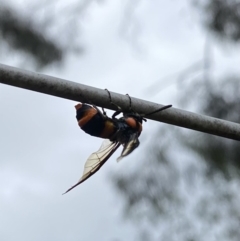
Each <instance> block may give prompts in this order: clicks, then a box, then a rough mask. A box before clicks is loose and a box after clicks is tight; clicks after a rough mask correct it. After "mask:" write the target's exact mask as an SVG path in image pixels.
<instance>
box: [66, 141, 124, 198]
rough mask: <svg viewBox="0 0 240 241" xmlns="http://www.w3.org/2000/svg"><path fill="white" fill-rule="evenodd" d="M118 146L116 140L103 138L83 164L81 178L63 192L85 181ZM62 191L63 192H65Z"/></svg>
mask: <svg viewBox="0 0 240 241" xmlns="http://www.w3.org/2000/svg"><path fill="white" fill-rule="evenodd" d="M119 146H120V143H118V142H111V141H109V140H105V141H104V142H103V143H102V145H101V147H100V148H99V150H98V151H96V152H94V153H92V154H91V155H90V156H89V157H88V159H87V161H86V163H85V165H84V170H83V175H82V177H81V179H80V180H79V181H78V182H77V183H76V184H75V185H74V186H72V187H71V188H69V189H68V190H67V191H66V192H65V193H67V192H69V191H71V190H72V189H73V188H75V187H76V186H78V185H79V184H81V183H82V182H84V181H86V180H87V179H88V178H89V177H91V176H92V175H93V174H94V173H95V172H97V171H98V170H99V169H100V168H101V167H102V165H103V164H104V163H105V162H106V161H107V160H108V159H109V157H110V156H111V155H112V154H113V153H114V152H115V151H116V150H117V148H118V147H119ZM65 193H63V194H65Z"/></svg>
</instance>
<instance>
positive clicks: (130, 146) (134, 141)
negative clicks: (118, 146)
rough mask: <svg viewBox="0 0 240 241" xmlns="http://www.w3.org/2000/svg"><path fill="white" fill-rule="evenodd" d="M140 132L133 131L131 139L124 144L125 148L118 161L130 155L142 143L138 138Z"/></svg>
mask: <svg viewBox="0 0 240 241" xmlns="http://www.w3.org/2000/svg"><path fill="white" fill-rule="evenodd" d="M138 135H139V134H138V133H133V134H132V135H131V136H130V138H129V141H128V142H127V143H126V144H124V145H123V150H122V153H121V156H120V157H118V158H117V161H118V162H119V161H120V160H121V159H122V158H123V157H125V156H127V155H129V154H130V153H132V152H133V151H134V150H135V149H136V148H137V147H138V146H139V144H140V142H139V140H138Z"/></svg>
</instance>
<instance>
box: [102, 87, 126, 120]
mask: <svg viewBox="0 0 240 241" xmlns="http://www.w3.org/2000/svg"><path fill="white" fill-rule="evenodd" d="M105 90H106V91H107V93H108V97H109V101H110V103H111V105H114V106H115V107H117V109H118V110H117V111H115V112H114V113H113V115H112V118H113V119H116V116H117V115H119V114H120V113H121V112H122V108H121V107H120V106H118V105H116V104H115V103H114V102H113V101H112V97H111V94H110V91H109V90H108V89H105Z"/></svg>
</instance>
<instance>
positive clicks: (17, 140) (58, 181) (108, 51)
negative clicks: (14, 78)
mask: <svg viewBox="0 0 240 241" xmlns="http://www.w3.org/2000/svg"><path fill="white" fill-rule="evenodd" d="M126 3H127V1H120V0H118V1H104V2H103V3H101V4H97V3H95V2H93V3H92V4H91V5H90V7H89V8H88V10H87V12H86V13H84V15H83V17H82V18H81V31H82V32H81V41H82V43H83V45H84V48H85V54H84V55H80V56H77V55H75V56H74V55H69V56H68V57H67V59H66V60H65V64H64V65H62V66H55V67H53V66H52V67H48V68H46V69H44V70H41V73H44V74H48V75H52V76H56V77H60V78H64V79H68V80H71V81H75V82H79V83H83V84H87V85H91V86H95V87H98V88H102V89H104V88H108V89H109V90H111V91H114V92H118V93H121V94H125V93H129V94H130V95H131V96H134V97H137V98H141V99H148V100H150V101H155V102H158V103H161V104H173V105H174V107H179V106H178V103H177V102H176V99H174V93H176V92H177V91H183V90H182V89H181V88H180V89H179V88H177V86H176V85H174V84H173V85H170V86H169V87H167V88H165V87H166V86H167V85H168V82H169V81H173V80H174V79H176V80H177V74H175V73H178V71H181V70H183V69H185V68H187V67H188V66H190V65H191V64H192V63H194V62H196V61H198V60H200V59H202V58H203V49H204V44H205V41H206V32H205V31H204V29H203V28H202V27H201V25H200V21H199V17H198V15H197V14H196V12H194V10H193V8H191V7H190V6H189V3H188V1H176V0H175V1H154V2H153V1H139V3H138V4H137V1H134V3H133V4H136V6H137V7H136V9H134V11H133V12H132V14H133V15H132V17H131V18H129V19H128V18H126V13H127V9H128V8H127V4H126ZM26 4H27V2H26V1H21V2H19V8H23V6H24V5H26ZM16 7H17V6H16ZM24 11H27V10H26V9H25V10H24ZM69 27H71V26H69ZM63 35H64V33H63ZM60 37H61V36H60ZM210 43H211V41H210ZM212 43H213V44H212V48H211V51H212V57H213V63H214V65H213V66H212V68H211V74H212V75H214V76H221V75H223V74H224V73H226V72H227V71H228V72H229V70H231V71H232V72H237V71H239V70H237V69H236V66H239V63H240V61H239V60H240V55H239V54H238V56H237V54H236V52H237V51H236V49H237V50H238V51H239V46H237V47H236V48H235V49H234V50H233V49H231V47H230V46H227V45H226V46H225V47H224V48H223V50H220V48H219V47H218V44H217V43H216V42H214V41H212ZM0 62H1V63H3V64H8V65H12V66H16V67H21V68H24V69H28V70H31V69H32V67H31V66H24V65H19V63H20V62H21V61H20V60H19V56H3V55H1V54H0ZM166 76H170V77H168V78H167V77H166ZM157 81H159V86H158V87H159V90H160V89H161V88H163V89H164V90H163V91H161V92H159V94H157V95H152V94H151V93H147V92H146V91H145V90H146V88H148V87H151V86H152V85H153V86H156V83H158V82H157ZM154 84H155V85H154ZM0 103H1V104H0V113H1V125H0V147H1V152H0V183H1V188H0V240H1V241H13V240H18V241H23V240H24V241H32V240H34V241H42V240H52V241H66V240H71V241H77V240H96V239H98V240H106V241H108V240H133V239H134V237H135V233H134V227H133V226H132V225H131V224H130V223H128V222H126V221H124V220H123V219H122V203H121V198H119V196H118V195H117V193H116V192H115V190H114V189H113V186H112V185H111V180H110V176H111V175H112V173H114V172H124V170H125V169H128V168H134V166H135V165H137V161H138V157H139V156H140V155H141V152H142V151H143V149H144V145H145V144H146V142H144V138H146V137H148V135H149V133H151V132H153V131H154V130H155V128H157V127H158V126H159V125H163V124H159V123H155V122H152V121H148V122H147V123H145V124H144V132H143V135H141V138H140V141H141V146H140V147H139V148H138V149H137V150H136V151H135V152H134V153H133V154H131V155H130V156H129V157H127V158H125V159H123V160H122V162H120V163H118V164H117V163H116V157H117V156H118V155H119V151H120V150H119V151H118V153H117V154H115V155H114V156H113V157H112V158H110V160H109V161H108V162H107V164H106V165H105V166H104V167H103V168H102V169H101V170H100V171H99V172H98V173H97V174H95V175H94V176H93V177H91V178H90V179H89V180H87V181H86V182H85V183H84V184H82V185H80V186H79V187H78V188H76V189H74V190H73V191H71V192H70V193H68V194H67V195H64V196H62V195H61V194H62V193H63V192H64V191H66V189H68V188H69V187H70V186H72V185H73V184H74V183H75V182H76V181H77V180H78V179H79V178H80V176H81V174H82V171H83V166H84V163H85V161H86V159H87V157H88V156H89V155H90V154H91V153H92V152H93V151H96V150H97V149H98V148H99V146H100V144H101V142H102V140H101V139H98V138H94V137H91V136H89V135H87V134H85V133H84V132H83V131H81V130H80V129H79V127H78V125H77V122H76V119H75V109H74V105H75V104H76V102H73V101H69V100H65V99H61V98H56V97H52V96H48V95H44V94H40V93H35V92H31V91H28V90H23V89H18V88H15V87H11V86H6V85H0ZM108 113H109V114H110V113H111V112H110V111H108Z"/></svg>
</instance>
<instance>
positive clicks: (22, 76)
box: [0, 64, 240, 141]
mask: <svg viewBox="0 0 240 241" xmlns="http://www.w3.org/2000/svg"><path fill="white" fill-rule="evenodd" d="M0 83H3V84H7V85H11V86H15V87H19V88H23V89H28V90H32V91H36V92H40V93H44V94H48V95H52V96H57V97H61V98H65V99H69V100H74V101H81V102H87V103H89V102H90V103H92V104H95V105H97V106H101V107H103V108H108V109H111V110H116V106H114V105H112V104H111V103H110V101H109V96H108V93H107V92H106V91H105V90H102V89H98V88H95V87H91V86H87V85H83V84H79V83H76V82H72V81H68V80H64V79H60V78H56V77H52V76H47V75H43V74H39V73H34V72H30V71H25V70H22V69H18V68H14V67H11V66H7V65H3V64H0ZM111 96H112V100H113V102H114V103H115V104H116V105H118V106H121V107H122V109H123V110H128V108H129V98H128V97H127V96H126V95H121V94H118V93H114V92H111ZM0 104H1V103H0ZM132 107H133V109H134V110H135V111H136V112H138V113H149V112H152V111H154V110H157V109H159V108H161V107H163V105H160V104H157V103H153V102H149V101H146V100H141V99H137V98H133V97H132ZM236 111H237V110H236ZM147 118H148V119H151V120H155V121H161V122H164V123H167V124H171V125H176V126H179V127H184V128H188V129H192V130H196V131H200V132H204V133H208V134H213V135H217V136H221V137H225V138H229V139H233V140H238V141H240V124H237V123H234V122H230V121H225V120H221V119H217V118H213V117H209V116H206V115H200V114H196V113H193V112H188V111H185V110H181V109H177V108H170V109H167V110H164V111H162V112H158V113H155V114H153V115H150V116H148V117H147Z"/></svg>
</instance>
